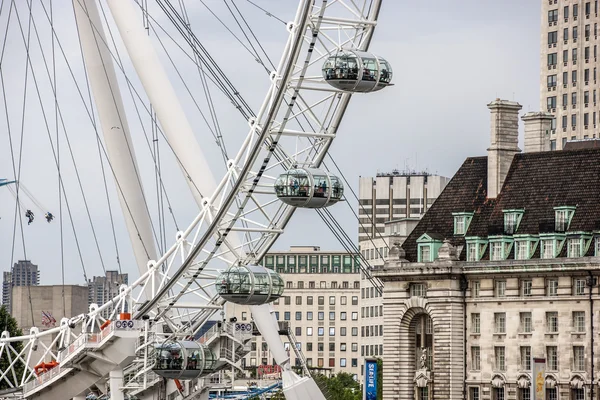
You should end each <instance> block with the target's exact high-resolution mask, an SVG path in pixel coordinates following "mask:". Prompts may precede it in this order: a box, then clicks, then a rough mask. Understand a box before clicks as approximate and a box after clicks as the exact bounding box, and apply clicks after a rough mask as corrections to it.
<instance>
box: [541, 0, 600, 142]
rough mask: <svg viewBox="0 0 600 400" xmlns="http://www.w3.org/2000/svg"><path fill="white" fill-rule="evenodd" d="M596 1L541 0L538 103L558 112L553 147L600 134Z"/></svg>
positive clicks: (543, 108) (551, 136) (542, 107)
mask: <svg viewBox="0 0 600 400" xmlns="http://www.w3.org/2000/svg"><path fill="white" fill-rule="evenodd" d="M599 23H600V18H599V17H598V1H585V0H544V1H542V32H541V34H542V37H541V83H540V103H541V104H540V107H541V109H542V110H547V111H548V113H551V114H553V115H554V116H555V119H553V120H552V125H551V130H550V132H548V137H549V143H548V144H549V148H548V149H547V150H561V149H564V147H565V145H566V143H567V141H570V140H581V139H591V138H597V137H599V133H600V109H599V108H598V107H597V103H598V96H600V93H599V92H598V90H599V86H598V85H597V82H598V66H599V64H598V44H599V43H600V42H599V41H598V24H599Z"/></svg>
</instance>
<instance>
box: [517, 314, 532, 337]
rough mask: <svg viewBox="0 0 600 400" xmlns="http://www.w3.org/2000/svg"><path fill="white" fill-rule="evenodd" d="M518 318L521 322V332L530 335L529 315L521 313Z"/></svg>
mask: <svg viewBox="0 0 600 400" xmlns="http://www.w3.org/2000/svg"><path fill="white" fill-rule="evenodd" d="M519 316H520V321H521V332H523V333H531V313H530V312H522V313H520V315H519Z"/></svg>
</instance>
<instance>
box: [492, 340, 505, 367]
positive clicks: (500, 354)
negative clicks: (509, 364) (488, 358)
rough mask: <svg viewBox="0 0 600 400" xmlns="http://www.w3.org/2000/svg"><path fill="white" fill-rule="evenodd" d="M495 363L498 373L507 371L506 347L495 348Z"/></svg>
mask: <svg viewBox="0 0 600 400" xmlns="http://www.w3.org/2000/svg"><path fill="white" fill-rule="evenodd" d="M494 361H495V364H494V366H495V369H496V371H506V359H505V357H504V347H503V346H496V347H494Z"/></svg>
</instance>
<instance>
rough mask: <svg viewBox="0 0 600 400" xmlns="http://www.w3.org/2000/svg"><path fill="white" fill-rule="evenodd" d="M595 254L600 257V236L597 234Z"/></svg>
mask: <svg viewBox="0 0 600 400" xmlns="http://www.w3.org/2000/svg"><path fill="white" fill-rule="evenodd" d="M594 255H595V256H596V257H600V236H596V239H595V240H594Z"/></svg>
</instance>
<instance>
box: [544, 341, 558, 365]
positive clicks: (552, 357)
mask: <svg viewBox="0 0 600 400" xmlns="http://www.w3.org/2000/svg"><path fill="white" fill-rule="evenodd" d="M546 361H547V363H548V364H547V366H548V371H558V348H557V347H556V346H547V347H546Z"/></svg>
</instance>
